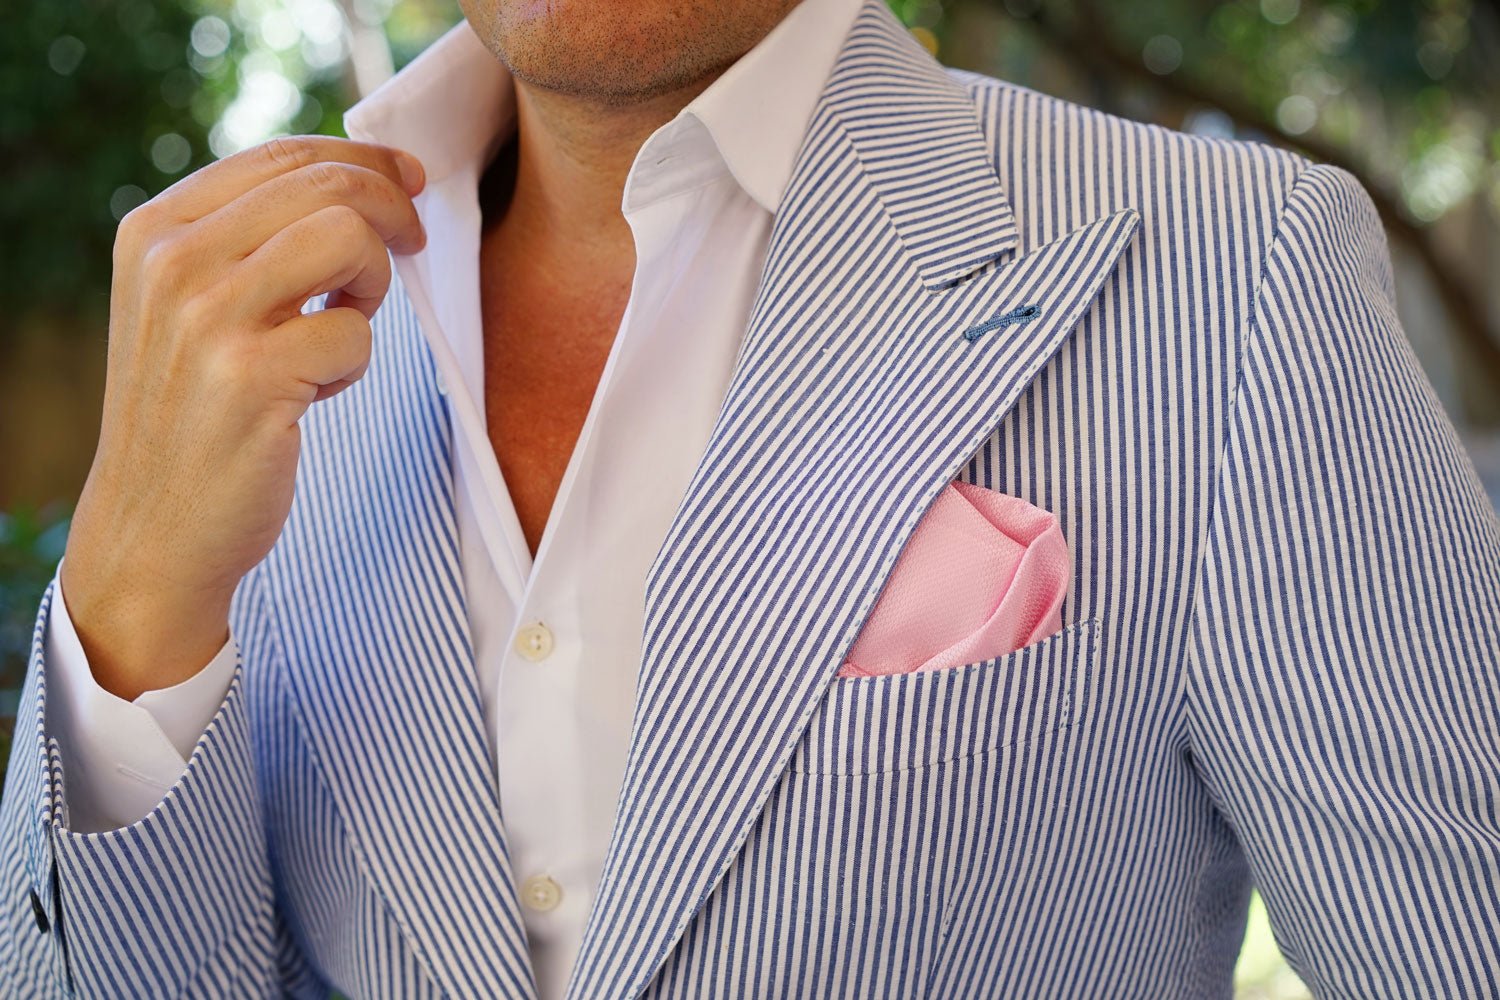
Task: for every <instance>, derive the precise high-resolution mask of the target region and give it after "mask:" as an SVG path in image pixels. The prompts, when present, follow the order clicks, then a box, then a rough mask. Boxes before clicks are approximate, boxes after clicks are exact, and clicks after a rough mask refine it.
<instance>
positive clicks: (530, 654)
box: [516, 622, 552, 663]
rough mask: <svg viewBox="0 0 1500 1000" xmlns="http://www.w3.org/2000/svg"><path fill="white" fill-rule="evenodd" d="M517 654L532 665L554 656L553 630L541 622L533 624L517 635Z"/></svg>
mask: <svg viewBox="0 0 1500 1000" xmlns="http://www.w3.org/2000/svg"><path fill="white" fill-rule="evenodd" d="M516 652H518V653H520V654H521V655H522V656H524V657H525V658H526V659H528V660H530V661H531V662H532V663H539V662H540V661H542V660H545V659H546V658H547V657H548V656H551V655H552V630H551V629H549V628H548V627H547V626H545V625H543V624H542V623H541V622H532V623H531V624H530V625H527V626H525V627H524V628H522V629H521V631H519V632H517V633H516Z"/></svg>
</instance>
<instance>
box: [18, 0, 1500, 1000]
mask: <svg viewBox="0 0 1500 1000" xmlns="http://www.w3.org/2000/svg"><path fill="white" fill-rule="evenodd" d="M1027 307H1032V308H1034V309H1035V311H1036V312H1035V315H1034V317H1032V318H1031V319H1029V320H1027V321H1026V322H1022V323H1018V324H1014V325H1010V326H1007V327H1005V328H1003V329H996V330H992V331H990V332H988V333H984V334H982V335H980V336H977V337H974V338H967V337H965V336H964V331H966V330H968V329H970V328H971V327H974V326H976V325H978V324H982V323H983V322H984V321H985V320H987V319H990V318H993V317H995V316H997V315H1001V314H1003V313H1007V312H1010V311H1013V310H1017V309H1023V308H1027ZM375 343H376V356H375V359H374V362H373V363H372V365H371V367H370V372H369V375H368V376H367V377H366V379H365V380H364V381H362V382H361V383H360V384H359V385H358V386H356V387H355V388H353V389H351V390H350V391H348V392H346V393H344V394H343V395H341V396H339V397H337V398H336V399H335V400H332V401H330V402H328V403H324V404H320V405H319V406H317V407H315V408H314V410H313V412H312V413H311V414H309V416H308V418H307V419H306V421H305V434H304V441H305V449H306V450H305V454H304V457H303V462H302V470H301V473H300V480H299V483H298V492H297V503H296V505H295V508H294V511H293V514H292V518H291V521H290V523H289V524H288V526H287V529H286V531H285V533H284V535H283V537H282V538H281V540H280V542H279V543H278V545H277V546H276V548H275V550H274V551H273V552H272V554H271V556H270V557H269V558H268V559H267V560H266V562H265V563H264V564H263V565H262V566H261V567H259V568H258V569H257V570H256V572H255V573H254V574H252V576H251V577H250V578H249V579H248V580H247V581H246V583H245V585H244V586H243V587H242V588H241V590H240V593H239V595H238V599H237V602H236V606H235V618H234V625H235V631H236V634H237V635H238V636H239V637H240V639H241V643H242V647H243V648H242V655H243V659H242V663H241V665H240V669H239V672H238V674H237V676H236V680H235V684H234V687H233V688H232V690H231V694H230V697H229V700H228V702H227V703H226V705H225V706H224V708H223V710H222V711H221V712H220V714H219V716H218V717H217V718H216V719H215V721H214V723H213V725H212V726H211V727H210V729H209V731H208V732H207V733H206V734H205V736H204V737H203V739H202V740H201V742H200V743H199V745H198V747H197V749H196V751H195V753H194V755H193V758H192V760H191V762H190V764H189V768H188V771H187V774H186V775H185V776H184V778H183V779H182V781H181V783H180V784H179V785H178V786H177V787H175V788H174V789H173V790H172V791H171V793H170V794H169V795H168V796H167V798H166V800H165V801H164V802H163V803H162V805H161V806H160V807H159V808H158V809H157V810H156V811H155V812H153V813H152V814H151V815H149V816H147V817H146V818H145V819H144V820H142V821H141V822H139V823H137V824H135V825H133V826H131V827H128V828H125V829H121V830H116V831H112V832H107V833H101V834H91V835H81V834H77V833H74V832H71V831H70V830H69V829H68V824H67V814H66V810H65V808H64V805H63V801H64V799H63V788H64V784H63V782H64V770H65V769H64V766H63V765H64V763H65V762H63V761H61V760H59V759H58V756H57V754H56V748H55V746H54V745H53V744H51V743H50V742H49V740H48V736H47V729H46V725H45V692H44V690H43V672H42V662H41V650H42V645H41V643H40V642H38V644H37V647H36V650H37V651H36V654H35V656H34V658H33V662H32V665H31V673H30V679H29V681H28V689H27V693H26V700H25V703H24V706H23V710H24V711H28V712H31V713H33V717H34V719H35V722H34V726H32V727H31V728H29V729H25V730H23V732H21V733H19V734H18V738H17V740H16V749H15V753H14V757H13V759H12V762H11V765H10V771H9V774H8V778H7V784H6V793H5V801H4V813H3V823H4V826H3V837H4V843H5V853H4V868H3V880H0V899H3V901H4V906H5V907H6V909H5V914H6V917H5V920H4V921H3V926H0V972H3V975H4V976H5V979H4V983H5V990H6V995H7V996H16V997H60V996H66V995H75V996H81V997H117V996H144V997H172V996H192V997H203V996H232V997H244V996H254V995H274V994H288V995H292V996H297V997H314V996H324V995H326V994H327V993H328V991H329V990H330V989H334V988H336V989H338V990H340V991H342V992H343V993H345V994H347V995H349V996H352V997H439V996H453V997H480V996H504V997H518V998H526V997H531V996H533V995H534V987H533V983H532V977H531V973H530V971H529V969H528V965H527V953H526V945H525V939H524V933H523V929H522V924H521V920H520V918H519V915H518V904H517V896H516V886H515V880H514V878H513V875H512V872H511V869H510V864H509V860H508V857H507V852H506V842H505V833H504V827H503V824H502V820H501V815H500V809H499V805H498V803H497V801H496V798H495V790H494V786H493V782H492V780H491V778H490V775H489V768H488V765H487V759H488V755H489V749H488V746H487V741H486V736H485V733H484V729H483V725H482V720H481V712H480V700H479V694H478V692H477V690H476V688H475V681H474V674H473V669H472V663H471V650H470V640H469V634H468V630H467V623H466V612H465V608H464V604H463V599H464V598H463V592H462V588H461V578H460V574H459V566H458V548H457V544H456V533H455V527H454V514H453V494H452V488H453V481H452V476H451V472H450V466H449V459H450V452H449V441H448V419H447V415H446V413H445V411H444V400H443V397H442V396H441V395H440V394H439V393H438V392H437V389H436V385H435V376H434V368H433V364H432V360H431V356H430V354H429V352H428V348H427V345H426V342H425V340H424V339H423V336H422V333H421V331H420V329H419V328H418V324H417V321H416V319H415V312H414V309H413V306H412V303H411V300H410V299H409V298H408V297H407V295H406V292H405V290H404V289H403V288H402V286H401V285H400V284H399V283H398V284H397V285H396V286H395V287H393V289H392V293H391V295H390V297H389V298H388V299H387V301H386V303H385V305H384V306H383V307H382V308H381V310H380V312H379V314H378V316H377V319H376V337H375ZM955 477H958V478H962V479H965V480H967V481H970V482H974V483H978V484H981V485H983V486H986V487H989V488H992V489H997V490H1001V491H1004V492H1006V493H1010V494H1014V495H1017V496H1021V497H1024V498H1026V499H1027V500H1030V501H1031V502H1033V503H1036V504H1038V505H1040V506H1042V507H1045V508H1047V509H1049V510H1052V511H1055V512H1056V513H1057V514H1058V516H1059V517H1060V519H1061V523H1062V527H1063V532H1064V535H1065V536H1066V537H1067V539H1068V540H1069V543H1070V546H1071V550H1072V553H1073V558H1074V575H1075V584H1074V589H1073V591H1072V593H1071V594H1070V596H1069V599H1068V601H1067V603H1066V604H1065V606H1064V608H1063V621H1064V622H1065V623H1066V627H1065V628H1064V629H1063V631H1062V632H1061V633H1059V634H1057V635H1055V636H1053V637H1051V638H1049V639H1046V640H1044V641H1042V642H1040V643H1036V644H1034V645H1032V646H1030V647H1027V648H1025V649H1022V650H1019V651H1017V652H1015V653H1012V654H1010V655H1008V656H1003V657H1000V658H998V659H995V660H991V661H987V662H984V663H977V664H973V665H970V666H967V667H964V668H961V669H956V670H950V671H939V672H933V673H924V674H918V675H911V676H898V677H877V678H855V679H836V678H835V677H834V672H835V671H836V669H837V667H838V665H839V663H840V661H841V659H842V654H843V651H844V650H845V649H847V648H848V646H849V645H850V643H851V642H852V640H853V637H854V635H855V633H856V631H857V630H858V628H859V626H860V624H861V622H862V621H863V619H864V617H865V615H866V613H867V612H868V611H869V609H870V607H871V606H872V604H873V603H874V601H875V599H876V597H877V595H878V593H879V591H880V588H881V585H882V583H883V581H884V580H885V578H886V576H887V574H888V573H889V571H890V569H891V566H892V564H893V563H894V561H895V559H896V557H897V555H898V553H899V552H900V550H901V547H902V545H903V543H904V542H905V540H906V539H907V537H908V536H909V534H910V532H911V531H912V528H913V526H914V525H915V523H916V521H917V520H918V518H919V517H920V516H921V514H922V513H923V511H924V510H925V509H926V507H927V505H928V504H929V502H930V501H931V500H932V499H933V498H934V496H935V495H936V493H937V492H938V490H939V489H940V488H941V487H942V486H943V485H944V484H945V483H946V482H948V481H949V480H951V479H953V478H955ZM961 583H962V581H955V585H961ZM46 617H47V604H46V603H45V602H44V604H43V607H42V612H41V617H40V620H39V622H38V634H39V635H40V634H41V630H42V629H43V628H44V627H45V623H46ZM1497 799H1500V519H1497V517H1496V515H1495V512H1494V509H1493V508H1492V507H1491V506H1490V504H1489V502H1488V500H1487V499H1486V498H1485V497H1484V495H1483V493H1482V491H1481V489H1480V486H1479V482H1478V479H1477V477H1476V476H1475V474H1474V470H1473V467H1472V465H1471V464H1470V462H1469V460H1468V459H1467V457H1466V456H1465V454H1464V452H1463V450H1462V448H1461V446H1460V445H1459V443H1458V440H1457V438H1456V436H1455V434H1454V431H1453V428H1452V426H1451V424H1450V423H1449V421H1448V419H1447V418H1446V416H1445V415H1444V413H1443V411H1442V409H1441V407H1440V405H1439V404H1438V402H1437V400H1436V399H1435V397H1434V395H1433V393H1432V390H1431V387H1430V385H1429V384H1428V382H1427V381H1426V379H1425V378H1424V376H1423V375H1422V373H1421V371H1420V369H1419V368H1418V367H1417V364H1416V362H1415V360H1414V358H1413V355H1412V352H1411V350H1410V348H1409V346H1408V344H1407V342H1406V340H1405V338H1404V336H1403V334H1402V331H1401V329H1400V326H1399V324H1398V322H1397V319H1396V314H1395V310H1394V308H1393V307H1392V290H1391V276H1390V270H1389V264H1388V259H1387V253H1386V248H1385V242H1384V238H1383V236H1382V233H1381V231H1380V228H1379V224H1378V221H1377V219H1376V216H1375V213H1374V211H1373V209H1372V207H1371V205H1370V202H1369V200H1368V198H1367V197H1366V196H1365V194H1364V192H1362V191H1361V190H1360V188H1359V187H1358V186H1357V184H1355V183H1354V182H1353V181H1352V180H1351V179H1350V177H1349V176H1348V175H1346V174H1344V173H1341V172H1340V171H1338V170H1335V169H1330V168H1327V167H1322V166H1313V165H1310V164H1308V163H1306V162H1304V161H1302V160H1299V159H1297V158H1296V157H1294V156H1291V155H1289V154H1286V153H1282V152H1278V151H1275V150H1272V149H1269V148H1265V147H1261V146H1257V145H1250V144H1236V143H1225V142H1218V141H1212V140H1205V139H1196V138H1189V137H1185V136H1182V135H1178V134H1175V133H1172V132H1169V131H1166V130H1162V129H1158V128H1152V127H1146V126H1141V125H1137V124H1132V123H1128V122H1124V121H1120V120H1118V119H1114V118H1110V117H1108V116H1105V115H1102V114H1097V113H1094V112H1090V111H1086V110H1083V109H1081V108H1077V107H1073V106H1070V105H1067V104H1064V103H1061V102H1058V101H1056V100H1053V99H1050V98H1047V97H1043V96H1041V95H1038V94H1035V93H1032V92H1029V91H1026V90H1022V89H1019V88H1016V87H1012V86H1008V85H1006V84H1003V83H999V82H997V81H994V80H990V79H987V78H984V77H980V76H977V75H972V74H968V73H961V72H957V71H948V70H944V69H943V68H941V67H940V66H938V65H937V64H936V63H935V62H933V61H932V60H931V59H930V58H929V57H928V56H927V55H926V53H925V52H924V51H923V50H922V49H921V48H920V46H918V45H917V44H916V43H915V42H914V41H912V40H911V39H910V38H909V37H908V36H907V34H906V33H905V31H904V30H903V29H902V28H901V26H900V25H899V23H897V22H896V20H895V19H894V18H893V17H892V16H891V15H890V13H889V12H888V11H887V10H886V8H885V7H884V5H883V4H882V3H881V2H879V0H868V2H867V3H866V6H865V7H864V9H863V11H862V12H861V14H860V16H859V17H858V19H857V21H856V22H855V25H854V29H853V31H852V33H851V35H850V36H849V38H848V40H847V42H846V44H845V46H844V48H843V50H842V53H841V55H840V57H839V60H838V62H837V65H836V67H835V70H834V73H833V75H832V78H831V79H830V80H829V82H828V84H827V86H826V88H825V91H824V93H823V95H822V98H821V101H820V104H819V106H818V109H817V111H816V113H815V115H814V119H813V122H812V125H811V127H810V129H809V132H808V134H807V137H806V140H805V143H804V145H803V148H802V150H801V153H800V156H799V159H798V163H797V166H796V169H795V173H794V177H793V180H792V183H791V185H790V187H789V189H788V192H787V195H786V200H785V202H784V204H783V205H782V207H781V209H780V211H779V212H778V213H777V217H776V223H775V228H774V231H773V235H772V241H771V249H770V256H769V259H768V262H767V264H766V268H765V272H764V274H763V277H762V284H761V289H760V294H759V297H758V299H757V301H756V305H755V307H754V311H753V316H752V320H751V324H750V328H749V330H748V332H747V336H746V340H745V342H744V346H743V348H742V351H741V355H740V357H739V359H738V362H737V366H736V369H735V374H734V378H733V383H732V385H731V388H730V390H729V393H728V397H727V399H726V400H725V403H724V406H723V410H722V412H721V414H720V417H719V420H718V423H717V425H716V428H715V430H714V433H713V435H712V438H711V440H710V442H709V445H708V447H707V449H706V453H705V455H704V457H703V460H702V463H701V466H700V467H699V469H698V471H697V473H696V475H695V477H694V479H693V482H692V485H691V487H690V488H689V490H688V493H687V496H686V497H685V499H684V501H683V503H682V506H681V508H680V509H679V511H678V514H677V517H676V520H675V521H674V523H673V526H672V529H671V531H670V533H669V535H668V537H667V540H666V542H665V544H664V545H663V547H662V549H661V552H660V554H659V556H658V558H657V559H656V561H655V563H654V564H653V566H652V568H651V572H650V577H649V583H648V595H647V619H646V641H645V649H644V651H643V659H642V665H641V674H640V679H639V688H638V701H637V706H636V716H635V733H634V739H633V744H632V750H631V755H630V761H629V765H628V769H627V774H626V778H625V784H624V789H623V793H622V796H621V801H620V806H619V811H618V814H617V817H616V825H615V831H614V838H613V843H612V847H611V850H610V854H609V859H608V862H607V865H606V870H605V874H604V878H603V882H602V884H601V886H600V890H599V895H598V898H597V901H596V904H595V907H594V911H593V914H592V918H591V920H590V924H589V930H588V934H587V936H586V939H585V942H584V947H583V951H582V953H581V955H580V958H579V961H578V965H577V967H576V968H575V970H574V976H573V981H572V983H571V987H570V996H571V997H573V998H575V1000H594V998H635V997H641V996H649V997H653V998H668V997H673V998H687V997H694V998H707V997H716V998H717V997H778V998H779V997H818V998H825V997H934V998H936V997H944V998H947V997H964V998H967V997H1059V996H1070V997H1071V996H1077V997H1094V996H1098V997H1152V998H1159V997H1214V996H1219V997H1223V996H1228V995H1229V993H1230V974H1231V968H1232V966H1233V963H1234V959H1235V954H1236V951H1237V948H1238V944H1239V940H1240V937H1241V934H1242V932H1243V927H1244V921H1245V909H1246V899H1247V896H1248V893H1249V888H1250V885H1251V884H1252V883H1253V884H1255V885H1258V886H1259V887H1260V888H1261V890H1262V891H1263V893H1264V894H1265V897H1266V900H1267V904H1268V907H1269V910H1270V914H1271V919H1272V924H1273V927H1274V928H1275V930H1276V933H1277V937H1278V940H1279V942H1280V943H1281V945H1282V947H1283V948H1284V950H1285V951H1286V952H1287V954H1288V956H1289V958H1290V959H1291V961H1292V964H1293V965H1294V966H1295V967H1296V968H1297V970H1298V972H1299V973H1300V974H1301V975H1302V977H1303V978H1304V979H1305V980H1306V981H1307V983H1308V984H1309V985H1310V986H1311V987H1312V988H1313V990H1314V991H1315V992H1316V993H1317V994H1318V995H1319V996H1321V997H1351V998H1355V997H1357V998H1370V997H1418V996H1420V997H1483V996H1491V997H1496V996H1500V972H1497V970H1500V931H1497V928H1500V819H1497V805H1496V803H1497ZM33 894H35V895H34V898H35V900H36V907H37V908H38V909H39V911H40V916H38V915H37V914H36V913H34V912H33V903H32V901H31V900H32V898H33ZM43 924H45V926H46V928H47V929H46V930H43V929H41V926H42V925H43ZM70 984H71V991H70Z"/></svg>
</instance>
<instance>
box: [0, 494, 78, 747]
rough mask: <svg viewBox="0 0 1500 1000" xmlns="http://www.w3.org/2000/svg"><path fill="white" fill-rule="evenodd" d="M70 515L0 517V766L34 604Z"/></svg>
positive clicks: (62, 511)
mask: <svg viewBox="0 0 1500 1000" xmlns="http://www.w3.org/2000/svg"><path fill="white" fill-rule="evenodd" d="M69 514H70V512H69V511H68V510H67V509H66V508H64V507H62V506H61V505H57V506H53V507H49V508H47V509H44V510H39V511H38V510H16V511H11V512H10V513H4V512H0V761H7V760H9V759H10V739H11V730H12V723H13V720H12V717H13V716H14V715H15V711H16V699H17V696H18V693H19V689H20V687H21V681H22V679H23V678H24V677H25V675H26V662H27V659H28V658H29V657H30V654H31V640H32V632H33V629H34V627H35V623H36V613H37V602H38V601H40V600H41V596H42V592H43V591H44V590H46V589H47V583H48V581H50V580H51V579H52V574H53V572H54V571H55V570H56V568H57V562H58V560H60V559H61V558H62V554H63V546H64V545H65V544H66V542H67V538H68V517H69Z"/></svg>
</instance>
